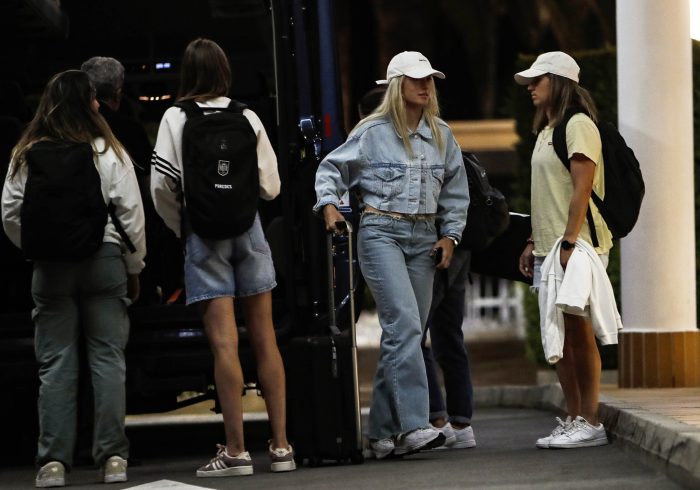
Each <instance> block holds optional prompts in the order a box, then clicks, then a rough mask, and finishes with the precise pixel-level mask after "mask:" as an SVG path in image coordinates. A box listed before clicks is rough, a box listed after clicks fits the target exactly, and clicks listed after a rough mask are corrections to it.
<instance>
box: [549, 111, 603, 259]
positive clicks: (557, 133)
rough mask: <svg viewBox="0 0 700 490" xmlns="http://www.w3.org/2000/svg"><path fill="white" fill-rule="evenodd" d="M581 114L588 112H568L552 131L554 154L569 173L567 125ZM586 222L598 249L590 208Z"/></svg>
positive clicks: (593, 242) (594, 244)
mask: <svg viewBox="0 0 700 490" xmlns="http://www.w3.org/2000/svg"><path fill="white" fill-rule="evenodd" d="M579 112H583V113H584V114H585V113H586V111H584V110H582V109H578V108H573V109H569V110H567V111H566V113H565V114H564V118H563V119H562V120H561V122H560V123H559V124H557V125H556V126H555V127H554V130H553V131H552V146H553V147H554V153H556V154H557V157H559V160H561V163H562V164H563V165H564V167H566V170H567V171H569V172H571V162H570V161H569V151H568V149H567V147H566V125H567V124H569V119H571V118H572V116H574V115H575V114H578V113H579ZM591 195H592V196H594V195H595V193H591ZM586 220H587V221H588V229H589V230H590V232H591V242H592V245H593V247H598V245H599V242H598V234H597V233H596V231H595V224H594V222H593V213H591V207H590V206H588V208H587V209H586Z"/></svg>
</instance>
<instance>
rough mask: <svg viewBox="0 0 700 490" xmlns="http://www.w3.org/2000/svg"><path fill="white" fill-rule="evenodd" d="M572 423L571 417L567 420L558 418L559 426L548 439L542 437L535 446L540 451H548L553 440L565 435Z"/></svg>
mask: <svg viewBox="0 0 700 490" xmlns="http://www.w3.org/2000/svg"><path fill="white" fill-rule="evenodd" d="M570 423H571V416H567V417H566V420H562V419H560V418H559V417H557V426H556V427H555V428H554V430H553V431H552V433H551V434H549V435H548V436H547V437H541V438H539V439H537V442H536V443H535V446H537V447H538V448H540V449H548V448H549V442H550V441H551V440H552V439H553V438H555V437H556V436H558V435H560V434H561V433H563V432H564V431H565V430H566V428H567V427H568V426H569V424H570Z"/></svg>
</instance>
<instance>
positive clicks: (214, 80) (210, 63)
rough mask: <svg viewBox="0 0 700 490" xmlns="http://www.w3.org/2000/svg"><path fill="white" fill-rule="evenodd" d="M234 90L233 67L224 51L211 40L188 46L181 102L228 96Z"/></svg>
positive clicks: (193, 42)
mask: <svg viewBox="0 0 700 490" xmlns="http://www.w3.org/2000/svg"><path fill="white" fill-rule="evenodd" d="M230 88H231V66H230V65H229V62H228V58H227V57H226V53H224V50H223V49H221V47H220V46H219V45H218V44H216V43H215V42H214V41H212V40H211V39H204V38H199V39H195V40H194V41H192V42H191V43H190V44H188V45H187V48H186V49H185V54H184V55H183V56H182V66H181V69H180V90H179V92H178V96H177V98H178V100H179V101H180V100H193V99H194V100H199V101H205V100H209V99H213V98H215V97H222V96H227V95H228V93H229V90H230Z"/></svg>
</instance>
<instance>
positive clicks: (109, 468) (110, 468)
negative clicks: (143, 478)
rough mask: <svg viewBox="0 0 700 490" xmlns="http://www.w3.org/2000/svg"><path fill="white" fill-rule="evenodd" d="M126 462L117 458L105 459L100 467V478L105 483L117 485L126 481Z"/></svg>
mask: <svg viewBox="0 0 700 490" xmlns="http://www.w3.org/2000/svg"><path fill="white" fill-rule="evenodd" d="M126 466H127V463H126V460H125V459H124V458H121V457H119V456H116V455H115V456H111V457H109V458H107V461H105V464H104V465H103V466H102V471H101V472H100V477H101V479H102V481H103V482H105V483H117V482H123V481H126V480H127V478H126Z"/></svg>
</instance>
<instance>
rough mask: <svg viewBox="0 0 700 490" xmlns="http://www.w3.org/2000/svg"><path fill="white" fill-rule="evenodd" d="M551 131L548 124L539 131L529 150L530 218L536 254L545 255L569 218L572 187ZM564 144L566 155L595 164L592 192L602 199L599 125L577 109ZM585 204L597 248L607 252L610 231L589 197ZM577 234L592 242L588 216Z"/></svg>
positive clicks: (603, 188) (600, 252)
mask: <svg viewBox="0 0 700 490" xmlns="http://www.w3.org/2000/svg"><path fill="white" fill-rule="evenodd" d="M553 132H554V130H553V128H550V127H549V126H547V127H545V128H544V129H543V130H542V131H540V134H539V135H538V136H537V142H536V143H535V149H534V151H533V152H532V183H531V188H530V191H531V207H532V209H531V213H532V214H531V219H532V238H533V240H534V241H535V250H534V254H535V255H536V256H545V255H547V254H548V253H549V251H550V250H551V249H552V247H553V246H554V242H556V240H557V239H558V238H559V237H560V236H562V235H563V234H564V231H565V230H566V223H567V221H568V219H569V204H570V203H571V196H572V194H573V191H574V186H573V181H572V180H571V174H570V173H569V171H568V170H567V168H566V167H565V166H564V165H563V164H562V162H561V160H559V157H557V154H556V153H555V152H554V146H553V144H552V135H553ZM566 148H567V154H568V156H569V158H571V157H572V156H573V155H574V153H580V154H582V155H585V156H586V157H588V158H589V159H590V160H591V161H593V162H594V163H595V164H596V168H595V173H594V175H593V192H595V193H596V194H597V195H598V196H599V197H600V198H601V199H603V198H604V197H605V182H604V180H603V179H604V175H603V165H604V162H603V153H602V144H601V142H600V133H599V132H598V127H597V126H596V125H595V123H594V122H593V121H592V120H591V118H589V117H588V116H587V115H585V114H581V113H579V114H576V115H574V116H573V117H572V118H571V119H570V120H569V123H568V124H567V126H566ZM588 204H589V206H590V207H591V212H592V214H593V222H594V223H595V229H596V235H597V237H598V245H599V246H598V247H597V248H596V252H597V253H598V254H604V253H607V252H608V251H609V250H610V249H611V248H612V233H610V230H609V229H608V227H607V226H606V224H605V221H604V220H603V218H602V216H601V215H600V213H599V212H598V209H597V208H596V206H595V204H593V200H592V199H591V200H589V203H588ZM579 238H582V239H584V240H586V241H587V242H588V243H591V244H592V241H591V233H590V229H589V225H588V220H587V219H586V220H584V222H583V225H582V226H581V231H580V232H579Z"/></svg>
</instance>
